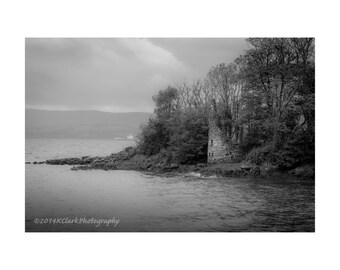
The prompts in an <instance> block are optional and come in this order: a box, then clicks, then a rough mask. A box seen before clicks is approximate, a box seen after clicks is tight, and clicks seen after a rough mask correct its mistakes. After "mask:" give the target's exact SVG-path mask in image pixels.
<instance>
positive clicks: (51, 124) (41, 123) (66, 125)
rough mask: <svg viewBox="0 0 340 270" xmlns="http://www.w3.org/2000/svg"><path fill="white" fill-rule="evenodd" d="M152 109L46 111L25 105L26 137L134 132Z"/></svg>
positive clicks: (107, 136) (112, 135) (105, 135)
mask: <svg viewBox="0 0 340 270" xmlns="http://www.w3.org/2000/svg"><path fill="white" fill-rule="evenodd" d="M151 115H152V114H151V113H144V112H131V113H109V112H100V111H45V110H33V109H26V117H25V118H26V121H25V125H26V128H25V133H26V138H98V139H99V138H102V139H104V138H105V139H114V138H117V137H123V138H126V136H128V135H133V136H135V135H136V134H137V133H138V131H139V127H140V125H141V124H142V123H145V122H147V120H148V119H149V117H150V116H151Z"/></svg>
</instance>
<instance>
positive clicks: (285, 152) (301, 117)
mask: <svg viewBox="0 0 340 270" xmlns="http://www.w3.org/2000/svg"><path fill="white" fill-rule="evenodd" d="M248 43H249V44H250V49H249V50H247V51H246V52H245V53H244V54H243V55H241V56H240V57H238V58H237V59H236V60H235V61H234V62H233V63H230V64H228V65H226V64H219V65H217V66H215V67H212V68H211V69H210V70H209V72H208V74H207V76H206V78H205V79H204V80H193V81H192V83H187V82H182V83H178V84H177V85H176V86H175V87H173V86H169V87H167V88H166V89H164V90H161V91H159V92H158V94H157V95H155V96H154V97H153V100H154V102H155V110H154V117H153V118H152V119H150V120H149V122H148V124H146V125H144V126H142V127H141V132H140V134H139V137H138V139H139V141H138V151H139V152H140V153H142V154H145V155H155V154H159V153H162V155H164V156H166V157H167V159H168V160H169V162H175V163H183V164H190V163H197V162H202V161H205V160H206V156H207V143H208V126H209V119H210V121H211V120H213V121H215V122H216V124H217V126H219V127H220V128H221V129H222V131H223V132H224V134H226V135H227V137H228V139H229V140H231V141H232V142H233V143H234V144H239V146H240V148H241V150H242V152H243V153H244V154H245V155H246V159H247V160H249V161H251V162H253V163H255V164H261V163H263V162H271V163H272V164H273V165H277V167H279V168H281V169H289V168H294V167H296V166H300V165H303V164H313V163H314V154H315V153H314V152H315V151H314V148H315V143H314V142H315V136H314V134H315V64H314V39H312V38H256V39H248Z"/></svg>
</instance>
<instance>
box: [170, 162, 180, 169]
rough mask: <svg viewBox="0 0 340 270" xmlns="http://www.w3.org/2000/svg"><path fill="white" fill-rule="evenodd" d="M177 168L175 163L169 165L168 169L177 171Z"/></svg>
mask: <svg viewBox="0 0 340 270" xmlns="http://www.w3.org/2000/svg"><path fill="white" fill-rule="evenodd" d="M178 168H179V165H178V164H175V163H171V164H170V166H169V169H171V170H174V169H178Z"/></svg>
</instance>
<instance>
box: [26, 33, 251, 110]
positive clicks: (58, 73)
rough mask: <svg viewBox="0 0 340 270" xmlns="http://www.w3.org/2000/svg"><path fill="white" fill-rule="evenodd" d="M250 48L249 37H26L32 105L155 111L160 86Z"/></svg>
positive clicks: (194, 74)
mask: <svg viewBox="0 0 340 270" xmlns="http://www.w3.org/2000/svg"><path fill="white" fill-rule="evenodd" d="M246 48H247V45H246V42H245V40H244V39H118V38H117V39H115V38H112V39H47V38H42V39H37V38H35V39H26V107H27V108H36V109H49V110H78V109H81V110H102V111H111V112H128V111H145V112H152V111H153V102H152V98H151V97H152V96H153V95H154V94H156V93H157V92H158V91H159V90H161V89H164V88H166V87H167V86H168V85H173V84H175V83H176V82H179V81H182V80H187V81H190V80H192V79H193V78H201V79H202V78H204V77H205V75H206V74H207V72H208V71H209V69H210V67H212V66H214V65H217V64H219V63H223V62H224V63H230V62H232V61H233V60H234V59H235V58H236V57H237V56H239V55H240V54H241V53H243V51H244V50H245V49H246Z"/></svg>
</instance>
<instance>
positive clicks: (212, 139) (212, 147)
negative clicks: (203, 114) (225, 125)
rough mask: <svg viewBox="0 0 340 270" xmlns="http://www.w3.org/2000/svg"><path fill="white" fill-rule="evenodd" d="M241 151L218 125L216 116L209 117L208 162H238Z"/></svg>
mask: <svg viewBox="0 0 340 270" xmlns="http://www.w3.org/2000/svg"><path fill="white" fill-rule="evenodd" d="M240 157H241V155H240V151H239V147H238V144H237V143H233V142H232V140H231V139H230V138H228V136H227V134H225V133H223V132H222V130H221V129H220V128H219V127H218V126H217V124H216V119H215V118H214V117H210V118H209V141H208V163H218V162H238V161H239V160H240Z"/></svg>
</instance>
